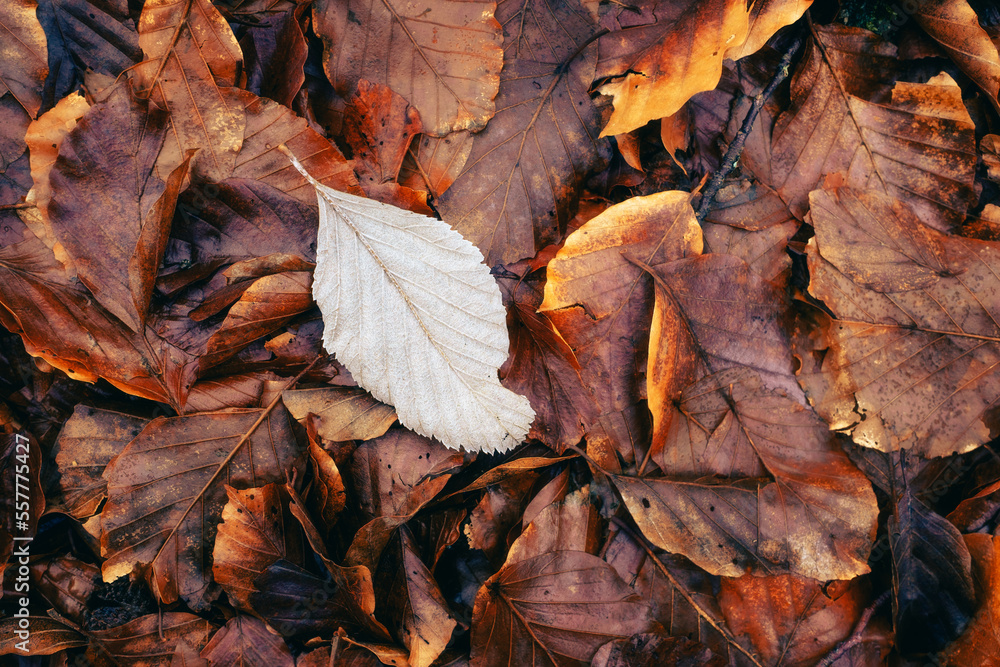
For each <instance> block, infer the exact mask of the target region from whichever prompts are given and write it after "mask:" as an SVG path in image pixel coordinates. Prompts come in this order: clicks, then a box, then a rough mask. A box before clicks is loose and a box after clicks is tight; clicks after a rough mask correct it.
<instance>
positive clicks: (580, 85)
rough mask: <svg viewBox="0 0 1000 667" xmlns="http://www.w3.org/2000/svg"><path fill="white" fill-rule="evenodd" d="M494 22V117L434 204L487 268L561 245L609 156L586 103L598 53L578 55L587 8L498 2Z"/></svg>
mask: <svg viewBox="0 0 1000 667" xmlns="http://www.w3.org/2000/svg"><path fill="white" fill-rule="evenodd" d="M496 14H497V20H499V21H500V22H501V23H502V24H503V26H504V68H503V71H502V72H501V73H500V78H501V83H500V92H499V94H498V95H497V109H498V111H497V114H496V116H494V117H493V120H491V121H490V122H489V124H488V125H487V126H486V129H484V130H483V131H481V132H478V133H476V134H475V135H473V137H472V152H471V154H470V155H469V158H468V160H467V161H466V162H465V166H464V167H463V168H462V172H461V174H460V175H459V176H458V178H457V179H456V180H455V182H454V183H453V184H452V185H451V187H450V188H449V189H448V190H447V192H446V193H445V194H444V195H442V196H441V197H440V199H439V200H438V202H437V204H436V205H437V208H438V210H439V211H440V212H441V216H442V217H443V218H444V220H445V221H446V222H448V223H449V224H450V225H452V226H453V227H454V228H455V229H457V230H458V231H459V232H460V233H461V234H462V235H464V236H466V237H467V238H469V239H470V240H471V241H472V242H473V243H475V244H476V246H477V247H478V248H479V249H480V250H481V251H482V252H483V255H484V256H485V257H486V263H487V264H489V265H490V266H495V265H496V264H499V263H501V262H502V263H510V262H515V261H517V260H520V259H524V258H528V257H533V256H534V255H535V253H536V252H537V251H538V250H541V249H542V248H544V247H545V246H547V245H549V244H552V243H557V242H558V241H559V240H560V239H561V237H562V235H563V234H564V233H565V230H566V225H567V224H568V222H569V220H570V219H571V218H572V217H573V215H574V214H575V213H576V206H577V201H578V198H579V188H580V186H581V185H582V182H583V179H584V178H585V177H586V176H587V174H588V173H589V172H591V171H599V170H600V169H602V168H603V167H604V165H605V164H607V161H608V159H609V158H610V156H611V152H610V148H609V145H608V143H607V141H606V140H604V139H599V138H598V136H597V135H598V130H599V127H600V125H599V123H600V116H599V113H598V110H597V108H596V107H595V105H594V103H593V102H592V101H591V99H590V96H589V94H588V90H589V87H590V84H591V82H592V81H593V78H594V63H595V61H596V58H597V49H596V47H592V48H590V49H585V48H584V47H586V46H587V44H588V43H589V40H590V39H591V38H592V37H593V36H594V35H595V34H597V32H598V27H597V26H596V25H594V23H593V22H592V21H591V19H590V17H589V16H587V14H586V12H585V11H584V10H583V8H582V7H580V6H579V5H578V4H577V3H576V2H575V1H573V2H565V3H560V4H558V5H549V4H546V3H544V2H541V1H539V0H534V1H533V2H528V3H521V2H517V1H516V0H503V1H502V2H500V3H499V4H498V5H497V11H496ZM439 194H440V191H439Z"/></svg>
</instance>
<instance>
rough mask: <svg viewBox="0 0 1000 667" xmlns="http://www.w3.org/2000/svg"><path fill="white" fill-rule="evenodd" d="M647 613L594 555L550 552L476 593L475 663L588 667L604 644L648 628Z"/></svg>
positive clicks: (508, 569)
mask: <svg viewBox="0 0 1000 667" xmlns="http://www.w3.org/2000/svg"><path fill="white" fill-rule="evenodd" d="M649 625H650V618H649V607H648V605H647V604H646V603H645V602H644V601H642V600H641V599H640V598H639V596H638V595H636V594H635V592H634V591H633V590H632V589H631V588H630V587H629V586H628V585H626V584H625V583H624V582H623V581H622V580H621V579H619V578H618V575H617V574H616V573H615V571H614V569H613V568H612V567H611V566H610V565H608V564H607V563H605V562H604V561H602V560H601V559H600V558H598V557H597V556H592V555H590V554H588V553H584V552H580V551H555V552H551V553H547V554H544V555H541V556H536V557H535V558H531V559H528V560H524V561H519V562H516V563H512V564H508V565H505V566H504V567H503V568H502V569H501V570H500V571H499V572H498V573H497V574H496V575H494V576H492V577H490V579H489V580H488V581H487V582H486V583H485V584H483V586H482V588H480V589H479V592H478V593H477V594H476V605H475V610H474V611H473V615H472V656H471V662H472V664H475V665H477V667H490V666H492V665H566V664H575V663H579V662H589V661H590V659H591V658H592V657H593V655H594V653H596V652H597V649H599V648H600V647H601V646H602V645H603V644H605V643H607V642H608V641H609V640H610V639H612V638H615V637H629V636H631V635H633V634H635V633H637V632H644V631H646V630H648V629H649Z"/></svg>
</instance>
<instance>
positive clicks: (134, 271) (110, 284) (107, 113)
mask: <svg viewBox="0 0 1000 667" xmlns="http://www.w3.org/2000/svg"><path fill="white" fill-rule="evenodd" d="M166 120H167V119H166V114H164V113H163V112H162V111H159V110H157V109H155V107H154V108H149V105H148V103H146V102H143V101H142V100H139V99H136V98H135V97H134V96H133V95H132V92H131V91H130V90H129V89H128V86H127V85H119V86H117V87H116V88H115V89H114V90H113V91H112V93H111V94H110V95H109V96H108V98H107V99H106V100H105V101H104V102H102V103H99V104H96V105H94V106H92V107H91V108H90V109H88V110H87V112H86V113H85V114H84V115H83V118H81V119H80V121H79V123H77V125H76V127H74V128H73V129H72V130H71V131H70V132H69V133H68V134H67V135H66V138H65V140H64V141H63V142H62V144H61V146H60V148H59V157H58V158H57V159H56V162H55V165H53V167H52V170H51V172H50V173H49V181H50V183H51V193H52V199H51V201H50V202H49V206H48V213H49V219H50V221H51V225H52V228H53V231H54V233H55V236H56V238H57V239H59V241H60V243H61V244H62V246H63V247H64V248H65V249H66V252H67V253H68V254H69V256H70V257H71V258H72V260H73V264H74V265H75V266H76V269H77V273H78V274H79V276H80V280H81V281H82V282H83V284H84V285H86V286H87V288H88V289H90V291H91V292H92V293H93V294H94V296H95V297H96V298H97V300H98V301H99V302H100V303H101V305H103V306H104V307H105V308H107V309H108V310H109V311H110V312H111V313H113V314H114V315H115V316H116V317H118V319H120V320H121V321H122V322H124V323H125V324H126V325H127V326H128V327H129V328H130V329H132V331H136V332H140V331H141V330H142V327H143V325H144V324H145V320H146V314H147V312H148V310H149V302H150V299H151V298H152V295H153V283H154V282H155V280H156V272H157V269H158V268H159V266H160V262H161V261H162V259H163V253H164V250H165V249H166V245H167V236H168V234H169V233H170V221H171V219H172V218H173V215H174V205H175V204H176V202H177V196H178V194H179V193H180V191H181V189H182V188H183V183H184V180H185V177H186V176H187V170H188V163H187V161H186V160H185V161H182V162H181V163H180V164H179V165H178V166H177V168H176V169H174V170H173V171H172V172H170V174H169V176H168V177H167V178H166V179H165V181H161V180H160V179H158V178H157V177H156V176H154V175H153V173H152V171H153V170H152V167H153V165H154V163H155V162H156V159H157V155H158V154H159V152H160V147H161V145H162V144H163V140H164V136H165V135H166V130H167V126H166ZM108 220H110V221H113V223H114V224H108V222H107V221H108Z"/></svg>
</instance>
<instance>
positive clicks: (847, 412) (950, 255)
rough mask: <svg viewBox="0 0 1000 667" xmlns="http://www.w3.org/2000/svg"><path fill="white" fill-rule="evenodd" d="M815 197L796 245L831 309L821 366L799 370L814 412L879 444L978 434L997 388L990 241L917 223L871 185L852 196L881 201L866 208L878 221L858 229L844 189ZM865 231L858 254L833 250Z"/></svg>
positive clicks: (997, 287)
mask: <svg viewBox="0 0 1000 667" xmlns="http://www.w3.org/2000/svg"><path fill="white" fill-rule="evenodd" d="M816 200H817V202H818V203H821V204H822V206H818V207H817V209H816V213H815V215H814V216H813V223H814V225H815V227H816V233H817V237H816V239H814V240H813V241H811V242H810V244H809V246H808V248H807V253H808V257H809V273H810V287H809V289H810V292H812V294H814V295H815V296H816V297H817V298H820V299H822V300H823V301H824V302H825V303H826V305H827V307H828V308H830V309H831V311H832V312H833V313H834V315H835V317H836V320H834V322H833V324H832V325H831V326H830V327H829V329H828V330H827V332H826V335H827V336H828V337H829V340H828V341H827V343H826V345H828V346H829V348H830V350H829V353H828V354H827V355H826V357H825V358H824V360H823V366H822V375H821V376H816V375H809V374H805V375H803V376H802V381H803V385H804V386H806V388H807V389H808V390H809V392H810V396H811V398H812V399H813V401H814V403H815V405H816V408H817V410H818V411H819V413H820V414H821V415H822V416H823V418H824V419H826V421H827V422H828V423H829V424H830V427H831V428H833V429H837V430H844V431H846V432H848V433H850V435H851V437H852V438H854V441H855V442H857V443H858V444H861V445H864V446H866V447H874V448H876V449H880V450H882V451H894V450H897V449H899V448H901V447H905V448H915V449H914V451H916V452H919V453H921V454H925V455H927V456H943V455H945V454H950V453H952V452H967V451H970V450H972V449H975V448H976V447H978V446H979V445H980V444H982V443H984V442H986V441H988V440H990V439H991V438H992V437H993V435H994V434H993V431H994V430H995V428H996V426H995V417H994V409H993V406H994V404H995V403H996V400H997V398H998V397H1000V385H998V383H997V378H996V377H995V374H994V373H993V369H994V368H995V367H996V355H997V347H996V342H997V341H998V340H1000V328H998V326H997V323H996V319H995V318H996V316H995V315H994V314H993V312H994V308H995V307H994V302H995V299H996V297H995V296H994V295H995V294H997V293H1000V283H998V281H997V276H996V272H995V271H994V269H993V268H992V267H993V266H994V265H996V263H997V262H998V261H1000V249H998V248H997V246H996V245H995V244H993V243H989V242H985V241H974V240H970V239H964V238H960V237H950V236H946V235H943V234H939V233H937V232H934V231H933V230H928V229H926V228H925V227H923V225H922V224H921V223H920V221H919V220H917V219H916V216H915V215H913V213H912V212H908V211H907V210H906V208H905V207H904V206H903V205H901V204H900V203H898V202H893V201H892V200H889V199H887V198H883V197H880V196H878V195H875V194H874V193H868V194H867V195H865V196H864V198H859V201H861V202H865V201H880V202H881V204H880V205H878V206H879V208H877V209H872V210H873V212H874V213H875V214H876V215H877V216H878V217H877V218H875V219H877V220H878V222H879V224H880V225H881V226H882V229H885V230H888V231H882V229H879V228H878V227H872V228H870V229H869V230H868V231H864V229H865V227H867V226H868V225H869V224H870V223H871V222H872V220H873V218H871V217H867V216H866V217H852V215H851V211H845V210H844V208H845V202H847V203H850V202H851V201H853V200H852V199H851V198H850V195H848V194H847V193H844V194H841V195H840V198H839V200H837V199H833V198H831V197H830V196H829V195H823V194H817V195H816ZM828 211H829V213H832V214H833V215H828V214H827V212H828ZM890 211H891V214H890ZM868 235H870V236H871V238H872V239H873V240H876V241H877V243H878V245H875V244H874V243H872V241H866V243H868V244H869V246H868V248H867V249H866V251H865V253H864V254H860V253H856V252H853V251H849V252H845V251H844V250H838V244H839V243H843V241H844V240H854V239H864V238H865V237H866V236H868ZM828 252H829V253H830V254H831V255H833V256H834V257H835V258H836V257H838V256H839V259H838V260H837V261H838V262H840V263H841V264H842V265H843V266H844V268H843V269H838V267H837V265H836V264H834V263H832V262H831V261H829V260H827V258H826V253H828ZM916 253H919V254H916ZM845 272H847V273H845ZM851 272H853V273H854V275H856V276H857V278H855V279H852V277H851V275H850V273H851ZM858 280H860V281H861V284H859V283H858V282H857V281H858ZM866 284H867V285H871V286H872V287H865V285H866ZM824 346H825V345H824ZM930 378H933V380H932V381H927V380H928V379H930Z"/></svg>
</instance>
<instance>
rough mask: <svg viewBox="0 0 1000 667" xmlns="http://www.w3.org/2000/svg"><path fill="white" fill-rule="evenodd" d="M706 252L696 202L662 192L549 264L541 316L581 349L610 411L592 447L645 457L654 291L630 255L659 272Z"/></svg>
mask: <svg viewBox="0 0 1000 667" xmlns="http://www.w3.org/2000/svg"><path fill="white" fill-rule="evenodd" d="M701 249H702V235H701V230H700V229H699V227H698V223H697V220H696V219H695V217H694V211H693V210H692V209H691V205H690V203H689V195H688V194H687V193H684V192H661V193H658V194H655V195H650V196H649V197H634V198H632V199H629V200H627V201H625V202H622V203H621V204H617V205H615V206H612V207H611V208H609V209H607V210H606V211H605V212H603V213H602V214H600V215H598V216H596V217H594V218H593V219H591V220H590V221H589V222H587V223H586V224H584V225H583V226H582V227H580V228H579V229H578V230H577V231H575V232H573V233H572V234H571V235H570V236H569V237H568V238H567V239H566V243H565V245H564V246H563V247H562V249H561V250H559V252H558V253H557V254H556V257H555V258H554V259H553V260H552V261H551V262H549V265H548V268H547V276H548V280H547V281H546V283H545V299H544V300H543V301H542V303H541V305H540V306H539V310H540V311H541V312H544V313H545V315H546V316H547V317H548V318H549V320H550V321H551V322H552V323H553V324H554V325H555V327H556V329H557V330H558V331H559V333H560V334H562V337H563V338H564V339H565V340H566V342H567V343H569V345H570V347H572V348H573V350H574V352H575V353H576V357H577V359H578V360H579V362H580V367H581V368H580V375H581V377H582V378H583V381H584V384H585V385H586V386H588V387H590V388H591V389H592V390H593V393H594V398H595V400H596V401H597V405H598V406H599V407H600V408H601V409H602V410H603V414H602V415H601V416H600V417H599V418H598V420H597V422H596V423H594V424H590V425H588V441H589V440H590V439H592V438H593V437H602V438H605V439H610V440H611V442H612V443H613V444H614V446H615V449H617V450H618V452H619V453H620V454H621V455H622V456H624V457H625V460H626V461H635V460H638V461H641V460H642V458H643V457H644V455H645V451H644V449H645V447H646V444H645V443H644V442H643V441H644V440H645V439H646V438H645V436H644V435H643V431H644V430H645V428H644V422H645V420H646V416H645V415H646V410H645V408H644V407H641V406H638V403H639V401H640V400H641V398H642V396H641V389H640V380H641V376H642V375H643V373H644V370H645V360H644V355H645V352H646V350H647V349H648V347H647V340H648V338H647V336H648V334H647V332H648V328H647V327H648V324H647V322H648V321H649V320H648V318H649V313H650V310H651V308H652V300H653V290H652V285H651V282H650V279H649V278H648V277H646V276H645V275H644V274H643V272H642V270H641V269H639V268H638V267H636V266H634V265H633V264H631V263H629V262H628V261H627V260H626V259H625V258H624V257H623V256H622V252H623V251H624V252H627V253H628V254H629V255H630V256H633V257H638V258H640V259H641V260H642V261H644V262H646V263H647V264H649V265H651V266H657V265H659V264H662V263H664V262H669V261H672V260H675V259H680V258H681V257H686V256H689V255H697V254H699V253H700V252H701ZM637 455H638V456H637Z"/></svg>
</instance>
